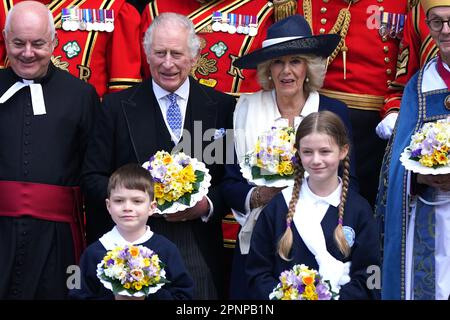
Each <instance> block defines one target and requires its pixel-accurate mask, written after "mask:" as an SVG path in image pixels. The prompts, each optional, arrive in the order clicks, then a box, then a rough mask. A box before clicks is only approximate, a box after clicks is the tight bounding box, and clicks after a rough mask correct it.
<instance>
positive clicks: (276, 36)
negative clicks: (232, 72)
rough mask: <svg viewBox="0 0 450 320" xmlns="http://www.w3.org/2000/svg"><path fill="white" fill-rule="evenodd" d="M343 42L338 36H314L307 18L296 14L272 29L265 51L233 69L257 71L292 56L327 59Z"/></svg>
mask: <svg viewBox="0 0 450 320" xmlns="http://www.w3.org/2000/svg"><path fill="white" fill-rule="evenodd" d="M339 41H340V36H339V35H337V34H323V35H317V36H313V35H312V32H311V28H310V27H309V24H308V22H307V21H306V20H305V18H304V17H303V16H301V15H299V14H296V15H293V16H289V17H287V18H285V19H283V20H280V21H278V22H276V23H274V24H273V25H271V26H270V27H269V29H267V37H266V40H264V41H263V43H262V48H261V49H257V50H255V51H253V52H250V53H248V54H246V55H245V56H242V57H240V58H239V59H237V60H236V61H235V62H234V63H233V65H234V66H236V67H238V68H240V69H256V67H257V66H258V64H260V63H262V62H264V61H267V60H271V59H274V58H279V57H283V56H287V55H292V54H314V55H317V56H321V57H324V58H326V57H328V56H329V55H330V54H331V53H332V52H333V50H334V49H336V47H337V45H338V44H339Z"/></svg>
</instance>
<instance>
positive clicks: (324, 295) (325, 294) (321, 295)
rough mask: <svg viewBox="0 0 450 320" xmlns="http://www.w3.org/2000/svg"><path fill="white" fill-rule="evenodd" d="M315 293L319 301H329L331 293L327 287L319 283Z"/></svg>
mask: <svg viewBox="0 0 450 320" xmlns="http://www.w3.org/2000/svg"><path fill="white" fill-rule="evenodd" d="M316 292H317V296H318V299H319V300H331V293H330V291H329V290H328V286H327V285H325V284H323V283H319V284H318V285H317V286H316Z"/></svg>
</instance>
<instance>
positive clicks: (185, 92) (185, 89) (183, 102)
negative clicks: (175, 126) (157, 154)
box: [152, 78, 190, 144]
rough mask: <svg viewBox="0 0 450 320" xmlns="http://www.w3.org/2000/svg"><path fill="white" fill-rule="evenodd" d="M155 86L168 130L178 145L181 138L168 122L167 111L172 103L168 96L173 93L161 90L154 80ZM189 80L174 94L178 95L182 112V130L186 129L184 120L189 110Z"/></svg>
mask: <svg viewBox="0 0 450 320" xmlns="http://www.w3.org/2000/svg"><path fill="white" fill-rule="evenodd" d="M152 85H153V92H154V94H155V97H156V100H157V101H158V104H159V107H160V109H161V113H162V115H163V118H164V123H165V124H166V127H167V130H169V132H170V137H171V138H172V141H173V142H174V143H175V144H177V143H178V142H180V140H181V136H180V137H177V136H176V135H175V134H174V132H173V131H172V129H171V128H170V126H169V123H168V122H167V110H168V109H169V105H170V101H169V98H168V97H167V95H169V94H171V93H172V92H169V91H167V90H165V89H163V88H161V87H160V86H159V85H158V84H157V83H156V82H155V81H154V80H152ZM189 87H190V86H189V78H187V79H186V80H185V81H184V82H183V84H182V85H181V86H180V87H179V88H178V89H177V90H176V91H175V92H173V93H175V94H176V95H177V104H178V106H179V107H180V112H181V117H182V121H181V128H184V119H185V118H186V110H187V103H188V99H189Z"/></svg>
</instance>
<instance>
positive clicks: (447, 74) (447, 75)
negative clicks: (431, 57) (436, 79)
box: [436, 54, 450, 89]
mask: <svg viewBox="0 0 450 320" xmlns="http://www.w3.org/2000/svg"><path fill="white" fill-rule="evenodd" d="M436 69H437V72H438V73H439V75H440V76H441V78H442V80H444V82H445V84H446V85H447V89H450V71H448V70H447V68H445V67H444V64H443V62H442V58H441V55H440V54H439V55H438V58H437V63H436Z"/></svg>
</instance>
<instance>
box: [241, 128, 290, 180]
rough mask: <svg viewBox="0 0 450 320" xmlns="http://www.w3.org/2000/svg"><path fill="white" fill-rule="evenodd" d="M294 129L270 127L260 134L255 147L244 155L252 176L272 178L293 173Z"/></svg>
mask: <svg viewBox="0 0 450 320" xmlns="http://www.w3.org/2000/svg"><path fill="white" fill-rule="evenodd" d="M294 142H295V130H294V129H293V128H291V127H272V128H270V130H268V131H266V132H264V133H263V134H262V135H260V136H259V137H258V139H257V141H256V145H255V148H254V150H253V151H252V152H250V153H249V154H247V155H246V156H245V163H246V164H247V165H249V166H250V167H251V172H252V176H253V178H264V179H265V180H274V179H279V178H289V177H293V175H294V169H295V168H294V167H295V152H296V150H295V148H294Z"/></svg>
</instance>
